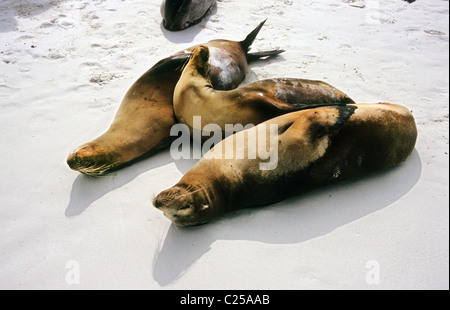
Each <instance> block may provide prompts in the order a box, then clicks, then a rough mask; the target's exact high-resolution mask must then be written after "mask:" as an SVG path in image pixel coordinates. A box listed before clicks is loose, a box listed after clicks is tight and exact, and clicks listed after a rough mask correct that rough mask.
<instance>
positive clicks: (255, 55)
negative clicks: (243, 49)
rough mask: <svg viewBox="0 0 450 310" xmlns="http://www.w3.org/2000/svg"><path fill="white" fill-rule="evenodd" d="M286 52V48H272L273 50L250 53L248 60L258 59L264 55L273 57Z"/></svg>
mask: <svg viewBox="0 0 450 310" xmlns="http://www.w3.org/2000/svg"><path fill="white" fill-rule="evenodd" d="M284 52H285V50H271V51H263V52H256V53H248V54H247V60H248V61H253V60H258V59H261V58H264V57H273V56H277V55H279V54H281V53H284Z"/></svg>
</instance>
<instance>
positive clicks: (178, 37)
mask: <svg viewBox="0 0 450 310" xmlns="http://www.w3.org/2000/svg"><path fill="white" fill-rule="evenodd" d="M216 13H217V4H214V5H213V7H212V8H211V10H210V11H209V12H208V14H207V15H206V16H205V17H203V18H202V20H201V21H200V22H199V23H198V24H195V25H192V26H190V27H189V28H186V29H183V30H180V31H169V30H167V29H166V28H164V26H163V23H162V22H161V24H160V27H161V32H162V34H163V35H164V37H165V38H166V39H167V40H169V41H170V42H172V43H191V42H193V41H194V39H195V37H196V36H197V35H198V34H199V33H200V32H201V31H202V29H204V28H206V24H207V23H208V21H209V20H210V18H211V16H213V15H215V14H216Z"/></svg>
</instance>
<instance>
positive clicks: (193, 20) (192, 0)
mask: <svg viewBox="0 0 450 310" xmlns="http://www.w3.org/2000/svg"><path fill="white" fill-rule="evenodd" d="M215 4H216V0H164V1H163V2H162V4H161V16H162V17H163V26H164V28H166V29H167V30H170V31H179V30H183V29H186V28H188V27H190V26H192V25H195V24H198V23H199V22H200V21H201V20H202V19H203V17H205V16H206V15H207V14H208V13H209V11H210V10H211V8H212V7H213V5H215Z"/></svg>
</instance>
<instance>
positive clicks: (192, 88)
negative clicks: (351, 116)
mask: <svg viewBox="0 0 450 310" xmlns="http://www.w3.org/2000/svg"><path fill="white" fill-rule="evenodd" d="M211 56H212V54H211V53H210V48H209V47H208V46H207V45H200V46H199V47H197V48H196V49H195V50H194V53H193V56H192V58H191V59H190V60H189V62H188V64H187V65H186V68H185V69H184V70H183V73H182V74H181V77H180V79H179V81H178V83H177V85H176V87H175V91H174V99H173V107H174V111H175V115H176V117H177V119H178V120H179V121H180V122H181V123H184V124H186V125H188V126H189V127H190V128H191V129H195V130H202V128H204V126H205V125H208V124H216V125H218V126H220V128H221V130H222V131H224V132H225V131H226V130H225V125H227V124H241V125H243V126H246V125H248V124H253V125H257V124H259V123H262V122H264V121H266V120H269V119H271V118H274V117H276V116H279V115H282V114H286V113H289V112H293V111H298V110H303V109H309V108H314V107H319V106H324V105H344V104H347V103H354V101H353V100H352V99H351V98H350V97H348V96H347V95H346V94H344V93H343V92H342V91H340V90H338V89H337V88H335V87H333V86H331V85H330V84H328V83H325V82H322V81H312V80H304V79H291V78H286V79H267V80H261V81H257V82H254V83H251V84H248V85H244V86H241V87H238V88H236V89H233V90H229V91H223V90H217V89H214V86H213V81H212V79H211V73H212V71H211V67H212V65H213V64H214V61H213V60H212V59H211ZM194 116H200V117H201V125H200V123H198V124H199V125H200V128H196V126H195V125H194Z"/></svg>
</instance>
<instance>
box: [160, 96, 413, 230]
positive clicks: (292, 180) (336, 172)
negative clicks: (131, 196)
mask: <svg viewBox="0 0 450 310" xmlns="http://www.w3.org/2000/svg"><path fill="white" fill-rule="evenodd" d="M271 126H275V128H278V130H275V131H274V130H272V129H270V128H271ZM260 135H262V137H265V139H263V140H262V141H261V140H260V139H258V140H257V142H258V146H255V145H256V144H255V141H252V139H250V138H248V137H256V136H259V137H260ZM246 139H247V140H246ZM416 139H417V128H416V124H415V121H414V117H413V116H412V114H411V112H410V111H409V110H408V109H407V108H405V107H403V106H400V105H395V104H388V103H379V104H358V105H355V104H350V105H346V106H334V107H321V108H315V109H310V110H303V111H297V112H292V113H289V114H285V115H282V116H279V117H277V118H274V119H271V120H269V121H267V122H264V123H262V124H260V125H258V126H256V127H253V128H251V129H248V130H246V131H241V132H239V133H237V134H235V135H233V136H230V137H228V138H226V139H225V140H223V141H222V142H220V143H219V144H218V145H216V146H215V147H214V148H212V149H211V150H210V152H208V153H207V154H205V156H204V157H203V158H202V159H201V160H200V161H199V162H198V163H197V164H196V165H195V166H194V167H193V168H191V169H190V170H189V171H188V172H187V173H186V174H185V175H184V176H183V177H182V178H181V180H180V181H179V182H178V183H177V184H176V185H175V186H173V187H172V188H170V189H168V190H165V191H163V192H161V193H160V194H159V195H158V196H156V198H154V200H153V205H154V206H155V207H156V208H157V209H159V210H161V211H162V212H163V213H164V214H165V215H166V217H167V218H169V219H170V220H171V221H173V222H174V223H175V224H176V225H179V226H189V225H198V224H203V223H207V222H209V221H211V220H214V219H216V218H217V217H219V216H221V215H223V214H225V213H226V212H229V211H231V210H233V209H238V208H244V207H253V206H260V205H267V204H271V203H276V202H279V201H282V200H284V199H285V198H287V197H289V196H292V195H294V194H296V193H301V192H305V191H307V190H309V189H311V188H316V187H318V186H323V185H327V184H331V183H336V182H339V181H343V180H347V179H350V178H355V177H361V176H364V175H367V174H368V173H371V172H374V171H379V170H382V169H387V168H391V167H393V166H396V165H398V164H399V163H401V162H403V161H404V160H406V158H407V157H408V156H409V155H410V154H411V152H412V151H413V149H414V146H415V143H416ZM269 141H275V146H278V150H277V152H276V154H274V155H277V156H278V160H277V165H275V166H274V167H272V168H273V169H269V170H264V169H261V164H264V163H265V162H266V161H265V160H261V159H249V158H248V157H249V156H248V157H247V158H244V159H236V158H239V157H238V152H241V153H242V152H243V154H251V153H256V152H257V153H261V152H262V151H265V150H266V149H268V148H269V147H270V143H269ZM226 145H228V146H230V145H231V146H233V147H232V148H231V149H230V147H228V148H226ZM215 149H218V152H217V151H216V150H215ZM217 153H219V154H221V156H219V158H218V157H217ZM230 155H231V156H230ZM260 157H261V156H256V157H254V158H260ZM241 158H242V157H241Z"/></svg>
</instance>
